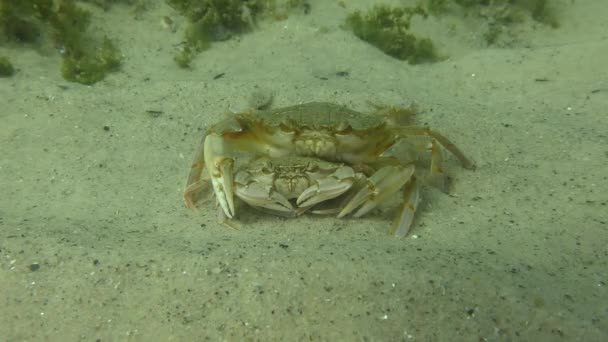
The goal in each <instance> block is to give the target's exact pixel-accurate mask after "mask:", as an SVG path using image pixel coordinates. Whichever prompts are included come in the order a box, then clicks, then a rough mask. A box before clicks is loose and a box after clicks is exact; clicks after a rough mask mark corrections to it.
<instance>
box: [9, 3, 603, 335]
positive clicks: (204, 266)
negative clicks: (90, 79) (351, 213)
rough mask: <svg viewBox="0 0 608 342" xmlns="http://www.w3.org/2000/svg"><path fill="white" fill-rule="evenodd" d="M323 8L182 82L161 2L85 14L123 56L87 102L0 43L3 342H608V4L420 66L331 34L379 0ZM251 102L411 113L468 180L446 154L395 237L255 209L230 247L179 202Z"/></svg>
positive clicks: (217, 53)
mask: <svg viewBox="0 0 608 342" xmlns="http://www.w3.org/2000/svg"><path fill="white" fill-rule="evenodd" d="M311 3H312V10H311V13H310V14H308V15H303V14H301V15H300V14H296V15H292V16H290V17H289V18H288V19H287V20H284V21H277V22H264V23H261V24H260V27H258V28H257V29H256V30H254V32H252V33H250V34H246V35H243V36H240V37H239V38H238V39H231V40H229V41H226V42H222V43H217V44H214V45H213V47H212V48H211V49H210V50H208V51H206V52H204V53H203V54H201V55H199V56H198V57H197V58H196V59H195V60H194V62H193V65H192V69H191V70H183V69H179V68H178V67H177V66H176V65H175V63H174V62H173V60H172V57H173V54H174V53H175V45H176V44H178V43H179V42H180V40H181V34H180V32H181V29H183V22H181V21H180V19H179V17H178V16H177V15H176V14H175V12H173V11H172V10H171V9H170V8H169V7H167V6H166V5H164V4H158V5H156V6H153V7H152V8H151V9H150V10H149V11H148V12H146V13H144V14H143V15H142V17H141V18H140V19H139V20H134V19H133V17H132V15H131V14H129V13H128V11H126V10H125V8H123V7H121V6H114V7H113V8H112V9H111V10H110V11H108V12H103V11H101V10H99V9H95V8H91V10H92V11H93V13H94V16H93V27H94V28H95V29H96V30H99V32H101V33H103V34H108V35H109V36H110V37H115V38H116V40H117V44H118V45H119V47H120V48H121V51H122V52H123V53H124V55H125V58H124V64H123V67H122V70H121V71H120V72H117V73H113V74H111V75H109V76H108V77H107V78H106V79H105V80H104V81H102V82H99V83H97V84H95V85H93V86H83V85H79V84H74V83H69V82H67V81H65V80H63V79H62V78H61V76H60V75H59V65H60V57H59V56H58V54H57V53H56V52H55V51H53V50H49V51H44V50H42V51H41V50H34V49H29V48H27V49H26V48H15V47H12V46H11V47H7V46H0V55H6V56H8V57H9V58H10V59H11V60H13V62H14V64H15V66H16V67H17V69H18V72H17V73H16V75H15V76H13V77H12V78H2V79H0V105H1V109H0V151H1V153H0V301H1V304H0V340H2V341H26V340H29V341H38V340H48V341H76V340H83V341H96V340H98V341H120V340H134V341H140V340H141V341H152V340H156V341H165V340H179V341H200V340H210V341H218V340H226V341H410V340H412V341H478V340H479V341H481V340H489V341H494V340H505V341H556V340H559V341H606V340H608V321H607V318H606V317H608V288H607V284H608V271H607V270H608V265H607V260H608V255H607V254H608V252H607V250H608V231H607V222H608V204H607V203H608V198H607V197H606V194H607V193H608V182H607V178H608V176H607V175H608V147H607V146H608V144H607V139H608V119H607V115H608V113H607V112H606V110H607V108H608V71H607V70H608V68H607V63H606V56H608V35H607V32H608V24H607V23H608V22H607V21H606V20H605V13H606V12H607V11H608V5H606V4H605V3H604V2H603V1H577V2H571V1H558V2H557V3H558V8H559V9H560V11H561V13H562V14H563V15H562V16H561V21H562V23H561V26H560V28H558V29H551V28H548V27H544V26H542V25H538V24H533V23H527V24H524V25H523V28H522V29H521V32H519V36H518V38H517V40H516V41H514V42H513V43H512V44H510V45H509V47H502V48H488V47H484V46H483V44H482V38H481V37H479V32H477V31H476V30H475V29H474V27H473V26H472V25H471V24H470V23H469V24H467V23H465V22H462V20H459V19H458V18H446V19H445V22H430V23H427V25H426V26H424V25H423V26H421V27H422V28H423V29H424V30H426V31H425V32H426V33H428V34H429V35H431V36H432V37H433V38H435V39H436V40H437V41H438V45H439V47H440V48H441V49H442V51H443V52H445V53H446V54H449V56H450V57H449V59H447V60H445V61H442V62H439V63H434V64H425V65H416V66H411V65H408V64H407V63H405V62H401V61H398V60H395V59H393V58H391V57H389V56H386V55H385V54H383V53H382V52H380V51H378V50H377V49H375V48H373V47H372V46H370V45H368V44H366V43H364V42H362V41H360V40H358V39H357V38H356V37H354V36H353V35H352V34H351V33H349V32H348V31H345V30H343V29H341V28H340V25H341V23H342V21H343V19H344V17H345V15H346V14H347V13H348V11H350V10H352V9H355V8H365V7H366V6H367V4H366V2H365V1H352V2H348V6H347V8H346V9H345V8H342V7H340V6H339V5H338V2H335V1H321V0H318V1H312V2H311ZM164 15H170V16H172V17H173V18H174V19H175V20H176V23H177V24H178V28H179V29H178V31H177V32H176V33H172V32H171V31H170V30H166V29H163V28H162V27H161V25H160V24H159V21H160V18H161V17H162V16H164ZM431 21H432V20H431ZM125 22H129V25H131V26H130V27H129V29H128V30H125V29H124V25H122V23H125ZM446 26H450V27H451V30H450V31H448V30H446V29H445V27H446ZM218 75H222V76H221V77H218ZM256 89H264V90H268V91H271V92H272V93H274V94H275V100H274V104H273V106H274V107H282V106H287V105H292V104H296V103H302V102H309V101H328V102H335V103H340V104H344V105H346V106H348V107H351V108H353V109H356V110H359V111H368V110H369V109H370V108H369V105H368V101H372V102H375V103H383V104H390V105H408V104H411V103H416V104H417V105H418V106H419V108H420V109H421V114H420V115H419V120H420V122H421V123H422V124H428V125H430V126H431V127H433V128H434V129H436V130H438V131H440V132H442V133H444V134H445V135H446V136H448V137H450V138H451V139H452V140H453V141H454V142H455V143H456V144H457V145H458V146H459V147H460V148H461V149H463V150H464V151H465V152H466V153H467V154H468V155H470V156H471V157H472V158H473V159H474V160H475V161H476V163H477V166H478V167H477V170H475V171H469V170H464V169H463V168H461V167H460V165H458V163H457V161H456V160H455V159H454V158H453V157H451V156H447V155H446V169H447V173H448V174H449V176H450V179H451V189H450V193H449V195H446V194H443V193H441V192H439V191H437V190H435V189H433V188H429V187H427V188H424V189H423V192H422V195H423V202H422V204H421V206H420V209H419V212H418V213H417V218H416V222H415V226H414V227H413V229H412V232H411V234H410V235H409V236H408V237H406V238H402V239H397V238H393V237H390V236H389V235H388V234H387V232H388V227H389V225H390V221H391V215H390V214H388V213H387V214H382V213H380V214H372V215H367V216H366V217H364V218H361V219H336V218H333V217H316V216H304V217H301V218H298V219H283V218H279V217H274V216H269V215H265V214H262V213H258V212H256V211H253V210H247V209H243V210H242V214H241V215H240V222H241V224H242V228H241V229H240V230H232V229H228V228H226V227H225V226H223V225H221V224H218V222H217V218H216V212H215V208H214V206H213V203H212V202H208V203H203V204H202V205H201V209H200V210H199V211H198V212H194V211H190V210H188V209H186V208H185V207H184V206H183V203H182V199H181V192H182V190H183V186H184V183H185V180H186V176H187V174H188V169H189V165H190V162H191V156H192V154H193V153H194V151H195V148H196V146H197V144H198V142H199V140H200V138H201V135H202V132H203V131H204V128H205V127H206V125H208V124H210V123H213V122H215V121H218V120H219V119H221V118H222V117H223V115H224V114H223V113H225V112H228V111H238V110H242V109H244V108H246V107H247V103H248V98H249V96H250V95H251V94H252V92H255V91H256ZM151 114H154V115H151ZM36 265H37V266H36Z"/></svg>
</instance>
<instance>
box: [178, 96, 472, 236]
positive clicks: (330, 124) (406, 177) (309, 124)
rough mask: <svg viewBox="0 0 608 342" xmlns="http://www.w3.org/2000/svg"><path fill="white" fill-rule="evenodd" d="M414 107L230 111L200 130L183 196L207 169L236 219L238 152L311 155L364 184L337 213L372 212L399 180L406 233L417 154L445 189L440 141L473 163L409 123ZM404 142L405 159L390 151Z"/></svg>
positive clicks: (193, 191) (191, 193)
mask: <svg viewBox="0 0 608 342" xmlns="http://www.w3.org/2000/svg"><path fill="white" fill-rule="evenodd" d="M414 113H415V110H414V109H413V108H395V107H380V106H376V112H375V113H374V114H363V113H360V112H357V111H354V110H351V109H348V108H346V107H344V106H340V105H336V104H331V103H324V102H313V103H306V104H300V105H295V106H290V107H285V108H278V109H273V110H268V111H248V112H244V113H237V114H233V115H231V116H230V117H228V118H226V119H225V120H222V121H220V122H219V123H217V124H214V125H212V126H211V127H209V128H208V129H207V131H206V133H205V134H204V136H203V139H202V141H201V143H200V145H199V148H198V150H197V152H196V155H195V158H194V161H193V163H192V166H191V170H190V174H189V176H188V181H187V184H186V189H185V191H184V202H185V204H186V206H187V207H189V208H195V207H196V202H197V200H198V197H199V194H200V193H201V191H202V190H203V188H204V187H205V185H206V184H207V179H205V178H203V177H202V173H203V170H204V169H206V170H207V171H208V176H209V178H210V180H211V184H212V186H213V192H214V193H215V196H216V200H217V203H218V205H219V206H220V208H221V211H222V212H223V214H224V215H225V216H226V217H227V218H233V217H234V215H235V206H234V196H235V184H236V183H235V161H238V160H239V158H241V159H242V158H248V157H249V158H250V157H253V156H264V157H267V158H270V160H273V159H281V158H286V157H288V156H299V157H307V158H314V159H316V160H319V161H325V162H329V163H342V164H344V165H346V166H350V167H354V168H356V169H357V170H360V171H361V173H363V174H364V175H365V176H366V179H367V182H368V183H369V184H367V186H363V187H361V189H360V190H359V191H358V192H357V193H356V195H354V197H353V198H352V199H351V200H350V201H349V202H348V203H347V204H346V205H345V206H344V207H343V208H341V209H340V212H339V214H338V217H344V216H346V215H348V214H350V213H351V212H353V211H354V210H355V209H358V211H356V212H355V216H361V215H363V214H364V213H366V212H369V211H370V210H371V209H373V208H374V207H375V206H377V205H378V204H379V203H381V202H382V201H384V200H385V198H386V196H387V195H388V194H389V192H388V191H386V188H387V187H386V186H385V185H383V184H384V183H383V182H386V184H392V185H391V186H390V189H391V193H393V192H394V191H392V190H394V188H395V187H396V184H399V186H398V187H397V190H398V189H399V188H403V194H402V196H403V199H404V200H403V207H402V210H400V211H399V213H398V215H397V217H396V218H395V221H394V223H393V228H392V229H391V230H392V231H393V232H394V233H395V234H397V235H404V233H403V232H405V233H407V231H408V230H409V228H410V226H411V223H412V217H413V213H414V212H415V204H416V203H417V198H418V187H417V182H416V177H415V176H414V164H415V161H416V160H417V159H418V156H419V155H421V154H423V153H424V152H427V151H429V152H430V179H431V181H432V182H433V183H435V184H436V185H437V186H438V187H440V188H441V189H442V190H445V174H444V171H443V167H442V155H441V147H443V148H445V149H446V150H448V151H449V152H451V153H452V154H453V155H454V156H455V157H456V158H457V159H458V160H459V161H460V162H461V164H462V166H463V167H464V168H467V169H474V168H475V164H474V163H473V162H472V161H471V160H470V159H469V158H467V157H466V156H465V155H464V154H463V153H462V152H461V151H460V149H458V148H457V147H456V146H455V145H454V144H453V143H452V142H450V140H448V139H447V138H446V137H444V136H443V135H442V134H440V133H438V132H436V131H434V130H432V129H430V128H428V127H423V126H416V125H412V121H413V115H414ZM401 142H403V143H404V144H405V145H407V146H408V148H409V149H408V153H407V156H401V157H402V158H400V156H397V155H392V154H391V151H392V150H393V149H394V148H395V147H396V146H398V145H400V143H401ZM395 179H399V181H398V182H395ZM393 183H394V184H393ZM397 190H395V191H397ZM408 206H409V207H408ZM410 213H411V214H410Z"/></svg>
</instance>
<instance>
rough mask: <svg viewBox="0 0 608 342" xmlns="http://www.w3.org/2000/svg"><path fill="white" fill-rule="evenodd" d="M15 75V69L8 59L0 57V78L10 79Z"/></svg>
mask: <svg viewBox="0 0 608 342" xmlns="http://www.w3.org/2000/svg"><path fill="white" fill-rule="evenodd" d="M14 73H15V68H13V64H12V63H11V61H9V60H8V58H6V57H4V56H0V77H10V76H13V74H14Z"/></svg>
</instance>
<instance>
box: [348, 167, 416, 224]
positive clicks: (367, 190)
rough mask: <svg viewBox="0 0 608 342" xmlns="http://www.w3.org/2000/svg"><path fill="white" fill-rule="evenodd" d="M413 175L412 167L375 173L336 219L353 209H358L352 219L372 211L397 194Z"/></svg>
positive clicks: (384, 168) (382, 169)
mask: <svg viewBox="0 0 608 342" xmlns="http://www.w3.org/2000/svg"><path fill="white" fill-rule="evenodd" d="M413 174H414V166H413V165H409V166H407V167H397V166H385V167H383V168H381V169H380V170H378V171H376V173H374V174H373V175H372V176H371V177H370V178H369V179H368V181H367V184H366V186H365V187H363V188H362V189H361V190H359V192H358V193H357V194H356V195H355V196H354V197H353V198H352V199H350V201H349V202H348V203H346V205H345V206H344V208H342V211H340V213H339V214H338V218H342V217H344V216H346V215H348V214H350V213H351V212H352V211H354V210H355V209H357V208H359V209H358V210H357V211H356V212H355V214H354V215H353V216H354V217H360V216H363V215H365V214H366V213H368V212H369V211H370V210H372V209H374V208H375V207H376V206H378V204H380V203H382V202H383V201H385V200H386V198H387V197H388V196H390V195H392V194H394V193H395V192H397V191H398V190H399V189H400V188H401V187H402V186H403V185H404V184H405V183H407V182H408V181H409V180H410V178H412V175H413Z"/></svg>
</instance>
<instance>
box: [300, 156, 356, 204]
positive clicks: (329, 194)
mask: <svg viewBox="0 0 608 342" xmlns="http://www.w3.org/2000/svg"><path fill="white" fill-rule="evenodd" d="M354 179H355V171H353V169H352V168H350V167H346V166H342V167H340V168H338V169H337V170H336V171H335V172H334V173H332V174H331V175H329V177H328V178H322V179H320V180H318V181H317V182H316V184H314V185H313V186H311V187H309V188H308V189H306V190H304V191H303V192H302V194H300V196H299V197H298V199H297V200H296V203H297V205H298V207H310V206H312V205H315V204H317V203H320V202H323V201H327V200H330V199H332V198H336V197H338V196H340V195H342V194H343V193H345V192H346V191H347V190H348V189H350V188H351V187H352V185H353V183H354Z"/></svg>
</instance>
